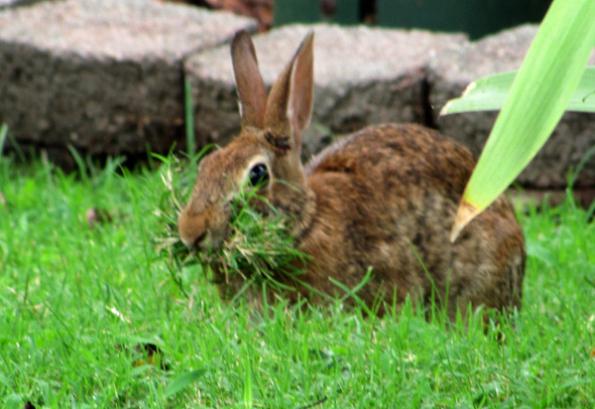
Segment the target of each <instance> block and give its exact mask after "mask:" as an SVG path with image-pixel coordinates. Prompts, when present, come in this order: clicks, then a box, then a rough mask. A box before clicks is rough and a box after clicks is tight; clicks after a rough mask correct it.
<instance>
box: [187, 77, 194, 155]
mask: <svg viewBox="0 0 595 409" xmlns="http://www.w3.org/2000/svg"><path fill="white" fill-rule="evenodd" d="M184 125H185V129H186V150H187V153H188V157H190V158H193V157H194V154H195V153H196V133H195V131H194V102H193V100H192V84H191V83H190V80H189V79H188V78H186V79H184Z"/></svg>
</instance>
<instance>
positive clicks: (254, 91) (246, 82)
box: [231, 31, 266, 128]
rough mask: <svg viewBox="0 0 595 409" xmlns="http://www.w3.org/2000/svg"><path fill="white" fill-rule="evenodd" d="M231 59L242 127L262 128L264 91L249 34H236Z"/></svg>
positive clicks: (243, 32)
mask: <svg viewBox="0 0 595 409" xmlns="http://www.w3.org/2000/svg"><path fill="white" fill-rule="evenodd" d="M231 59H232V63H233V73H234V76H235V81H236V88H237V91H238V96H239V98H240V106H241V115H242V126H254V127H257V128H262V126H263V123H264V110H265V106H266V89H265V86H264V81H263V80H262V76H261V75H260V71H259V69H258V60H257V59H256V52H255V51H254V44H253V43H252V40H251V39H250V34H248V33H247V32H246V31H240V32H238V33H237V34H236V35H235V37H234V38H233V41H232V43H231Z"/></svg>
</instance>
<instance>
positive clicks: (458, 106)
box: [440, 67, 595, 115]
mask: <svg viewBox="0 0 595 409" xmlns="http://www.w3.org/2000/svg"><path fill="white" fill-rule="evenodd" d="M516 74H517V71H513V72H504V73H500V74H495V75H489V76H487V77H484V78H481V79H478V80H476V81H473V82H472V83H471V84H469V86H468V87H467V89H466V90H465V92H463V95H462V96H461V97H460V98H455V99H452V100H450V101H448V103H447V104H446V105H445V106H444V108H442V111H441V112H440V115H450V114H458V113H461V112H479V111H497V110H499V109H501V108H502V106H503V105H504V102H505V101H506V97H507V96H508V93H509V92H510V87H511V86H512V82H513V81H514V77H515V76H516ZM566 110H567V111H575V112H595V67H587V69H586V70H585V72H584V73H583V76H582V77H581V80H580V82H579V84H578V87H577V88H576V90H575V91H574V93H573V94H572V96H571V97H570V102H569V103H568V106H567V107H566Z"/></svg>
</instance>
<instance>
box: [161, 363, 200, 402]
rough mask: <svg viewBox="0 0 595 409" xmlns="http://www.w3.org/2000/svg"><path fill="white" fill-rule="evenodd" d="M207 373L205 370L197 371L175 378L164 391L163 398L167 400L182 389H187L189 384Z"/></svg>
mask: <svg viewBox="0 0 595 409" xmlns="http://www.w3.org/2000/svg"><path fill="white" fill-rule="evenodd" d="M206 372H207V370H206V369H204V368H203V369H197V370H195V371H191V372H186V373H183V374H182V375H180V376H178V377H177V378H175V379H174V380H173V381H171V383H170V384H169V385H167V389H166V390H165V397H166V398H169V397H172V396H173V395H175V394H177V393H178V392H180V391H182V390H183V389H185V388H187V387H188V386H189V385H190V384H191V383H194V382H196V381H197V380H198V379H199V378H200V377H201V376H203V375H204V374H205V373H206Z"/></svg>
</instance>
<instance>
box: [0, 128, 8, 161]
mask: <svg viewBox="0 0 595 409" xmlns="http://www.w3.org/2000/svg"><path fill="white" fill-rule="evenodd" d="M7 135H8V126H6V124H2V126H0V155H2V152H3V151H4V144H5V143H6V136H7Z"/></svg>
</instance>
